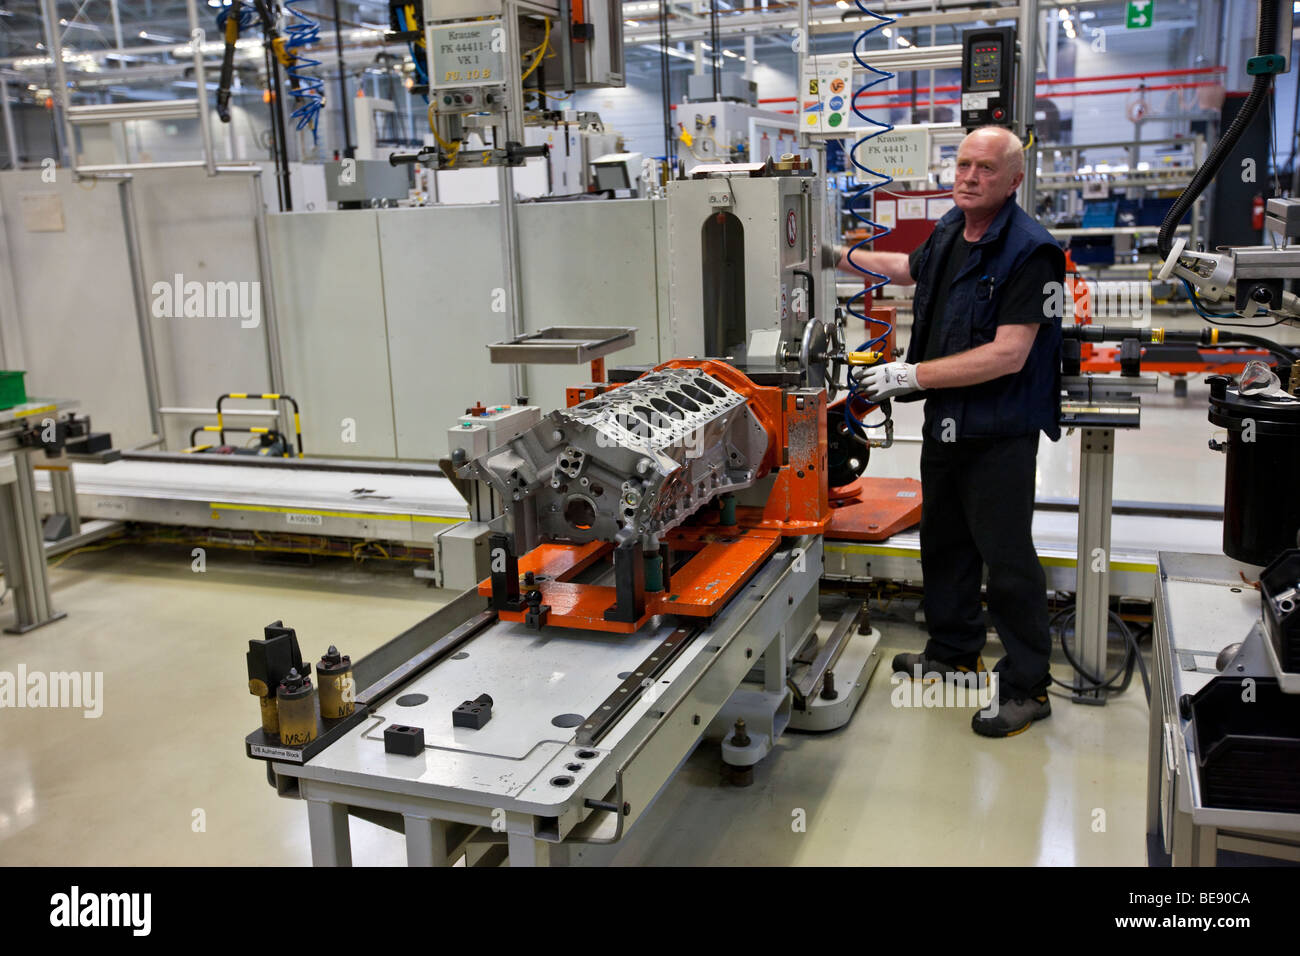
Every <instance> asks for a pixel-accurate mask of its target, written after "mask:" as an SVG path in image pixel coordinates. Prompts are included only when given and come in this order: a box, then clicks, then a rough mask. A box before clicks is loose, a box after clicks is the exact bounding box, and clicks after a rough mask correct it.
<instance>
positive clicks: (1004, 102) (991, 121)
mask: <svg viewBox="0 0 1300 956" xmlns="http://www.w3.org/2000/svg"><path fill="white" fill-rule="evenodd" d="M1015 76H1016V29H1015V27H988V28H981V29H978V30H966V31H965V32H963V33H962V56H961V124H962V126H964V127H966V129H968V130H971V129H975V128H976V127H978V126H990V125H992V126H1007V127H1010V126H1012V125H1013V124H1014V122H1015V120H1014V114H1015V110H1014V107H1015Z"/></svg>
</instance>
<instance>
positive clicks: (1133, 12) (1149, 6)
mask: <svg viewBox="0 0 1300 956" xmlns="http://www.w3.org/2000/svg"><path fill="white" fill-rule="evenodd" d="M1155 18H1156V0H1128V10H1127V15H1126V16H1125V18H1124V26H1125V27H1126V28H1127V29H1129V30H1141V29H1142V28H1143V27H1149V26H1151V21H1153V20H1154V19H1155Z"/></svg>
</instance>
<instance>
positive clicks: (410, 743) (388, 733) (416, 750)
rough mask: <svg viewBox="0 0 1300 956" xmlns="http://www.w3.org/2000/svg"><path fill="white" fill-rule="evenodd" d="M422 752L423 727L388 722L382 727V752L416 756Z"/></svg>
mask: <svg viewBox="0 0 1300 956" xmlns="http://www.w3.org/2000/svg"><path fill="white" fill-rule="evenodd" d="M423 752H424V728H423V727H406V726H404V725H402V724H390V725H389V726H388V727H385V728H384V753H386V754H401V755H402V756H404V757H418V756H419V755H420V754H422V753H423Z"/></svg>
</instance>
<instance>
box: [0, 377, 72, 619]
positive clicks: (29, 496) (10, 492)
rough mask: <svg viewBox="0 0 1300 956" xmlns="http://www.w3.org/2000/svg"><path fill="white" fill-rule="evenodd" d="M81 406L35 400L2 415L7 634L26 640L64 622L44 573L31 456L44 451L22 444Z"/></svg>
mask: <svg viewBox="0 0 1300 956" xmlns="http://www.w3.org/2000/svg"><path fill="white" fill-rule="evenodd" d="M76 406H77V403H76V402H74V401H68V400H66V399H36V400H33V401H30V402H25V403H24V404H22V405H15V406H14V407H13V408H6V409H4V410H3V411H0V553H2V554H3V559H4V568H5V584H6V585H8V586H9V587H10V588H12V589H13V595H14V598H13V605H14V622H13V624H11V625H10V626H9V627H6V628H5V630H6V631H8V632H9V633H11V634H22V633H25V632H27V631H30V630H32V629H34V628H38V627H40V626H42V625H43V624H49V623H51V622H52V621H57V620H59V618H61V617H64V616H65V615H64V613H63V612H61V611H56V610H54V609H53V607H51V606H50V585H49V578H48V576H47V574H46V568H45V544H44V540H43V536H42V532H41V519H40V514H39V511H38V509H37V502H36V481H35V477H34V474H33V471H32V455H44V451H43V450H42V449H40V448H33V447H28V446H26V445H23V444H21V443H20V440H19V439H20V436H21V435H22V434H23V433H24V432H26V431H28V430H30V428H31V426H32V425H33V424H40V423H41V422H42V421H43V420H45V419H47V418H48V419H57V418H58V417H59V415H60V414H61V413H63V412H66V411H70V410H71V409H73V408H75V407H76Z"/></svg>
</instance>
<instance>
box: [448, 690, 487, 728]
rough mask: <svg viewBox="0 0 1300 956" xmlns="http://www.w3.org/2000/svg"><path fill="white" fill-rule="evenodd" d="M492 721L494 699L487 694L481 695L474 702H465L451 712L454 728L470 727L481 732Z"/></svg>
mask: <svg viewBox="0 0 1300 956" xmlns="http://www.w3.org/2000/svg"><path fill="white" fill-rule="evenodd" d="M491 719H492V698H491V697H489V696H488V695H487V694H479V695H478V697H476V698H474V700H467V701H465V702H464V703H463V704H461V705H460V706H459V707H457V708H456V709H455V710H453V711H452V712H451V724H452V726H453V727H468V728H469V729H470V730H481V729H482V728H483V725H484V724H486V723H487V722H488V721H489V720H491Z"/></svg>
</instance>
